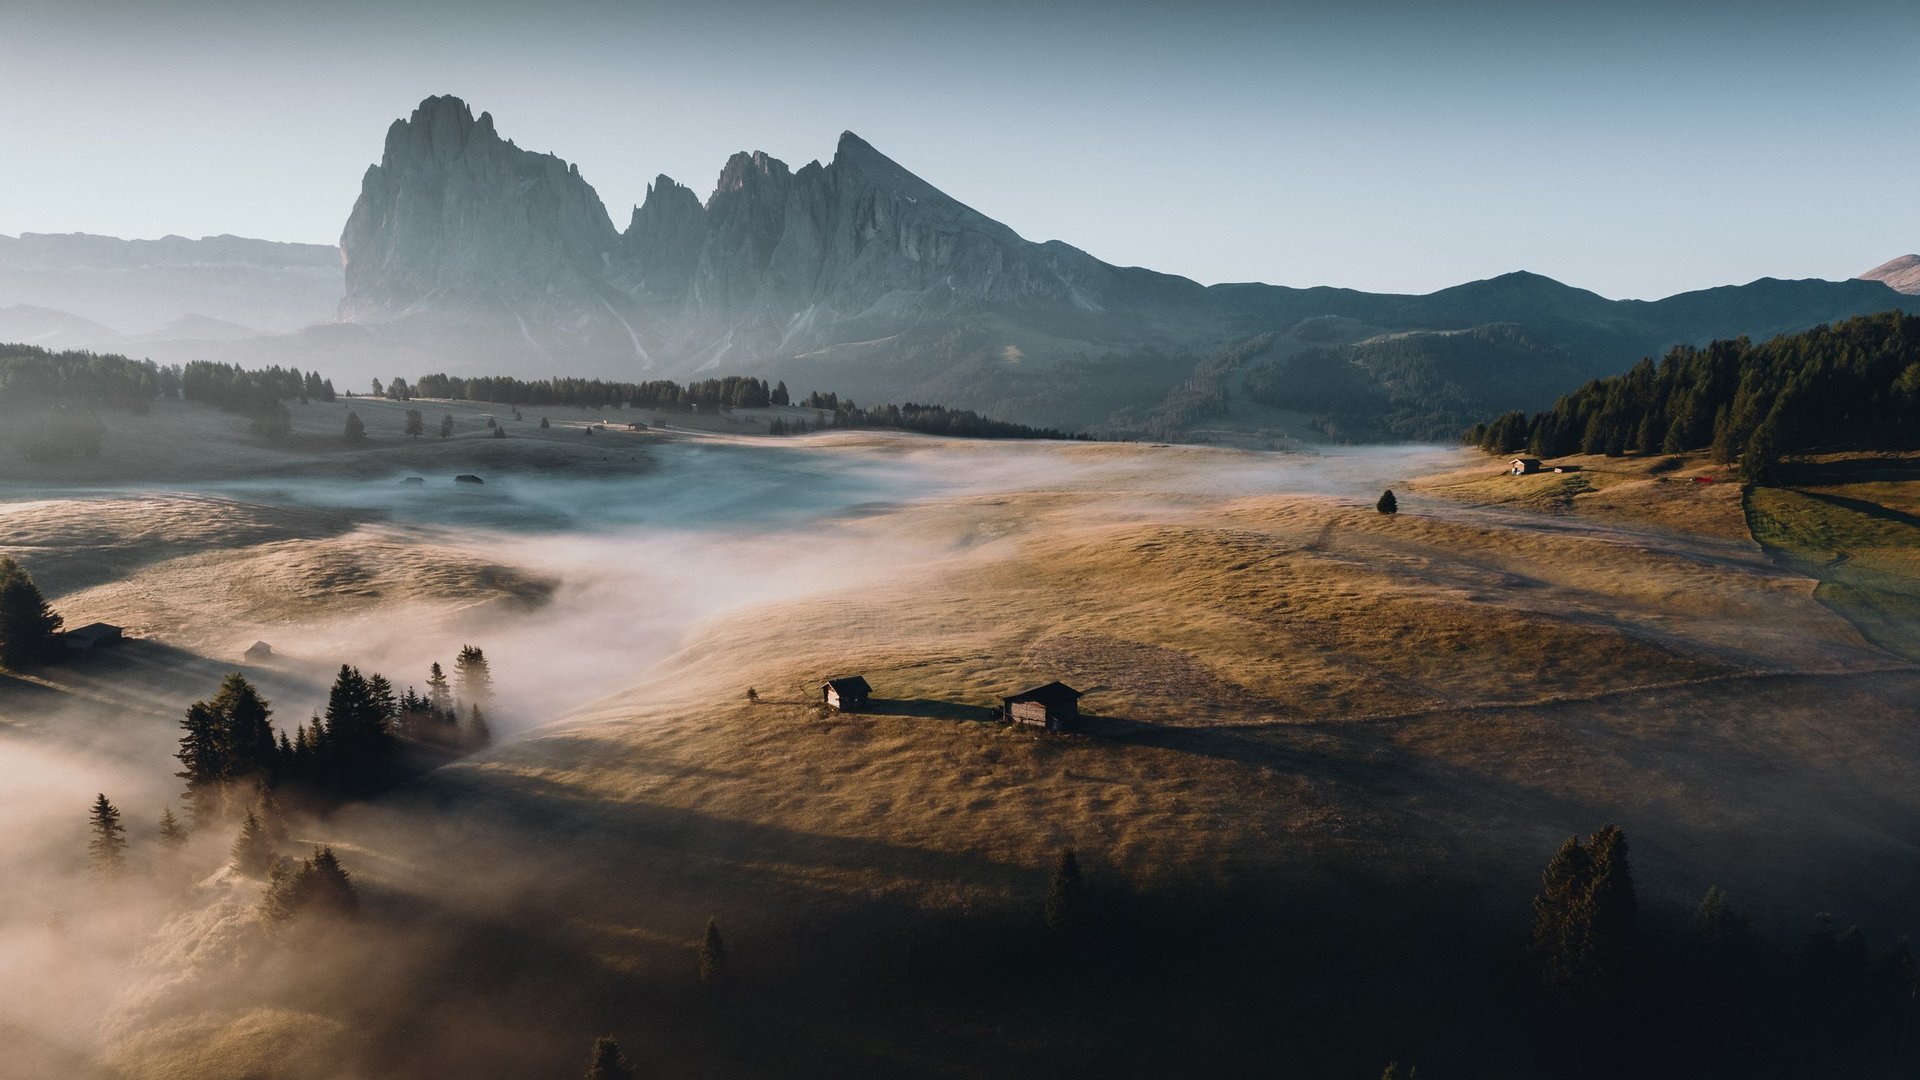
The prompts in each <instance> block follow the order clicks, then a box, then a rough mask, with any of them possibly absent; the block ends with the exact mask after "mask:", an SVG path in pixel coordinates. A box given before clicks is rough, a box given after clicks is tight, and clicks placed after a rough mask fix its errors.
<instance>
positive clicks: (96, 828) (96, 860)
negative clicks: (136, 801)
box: [87, 792, 127, 877]
mask: <svg viewBox="0 0 1920 1080" xmlns="http://www.w3.org/2000/svg"><path fill="white" fill-rule="evenodd" d="M89 816H90V817H91V818H92V819H93V839H91V840H89V841H87V858H88V860H89V861H91V862H92V863H93V868H94V869H95V870H98V871H99V872H100V873H102V874H105V875H107V876H108V877H114V876H116V875H118V874H119V873H120V871H121V870H123V869H125V867H126V865H127V836H126V833H127V827H126V826H125V825H122V824H120V808H119V807H117V806H115V805H113V804H112V803H110V802H108V801H107V796H106V794H105V793H104V792H103V793H102V794H101V795H100V797H99V798H97V799H95V800H93V811H92V813H91V814H90V815H89Z"/></svg>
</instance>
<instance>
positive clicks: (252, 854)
mask: <svg viewBox="0 0 1920 1080" xmlns="http://www.w3.org/2000/svg"><path fill="white" fill-rule="evenodd" d="M278 858H279V853H278V852H276V851H274V850H273V837H272V836H270V835H268V833H267V827H266V826H265V825H263V824H261V822H260V815H258V814H256V813H254V812H253V811H252V810H251V809H249V810H248V811H247V817H246V820H245V821H243V822H241V823H240V835H238V836H236V837H234V838H233V866H234V869H236V870H238V871H240V872H241V873H243V874H248V875H250V876H252V877H264V876H266V873H267V871H268V870H269V869H271V868H272V867H273V864H274V862H275V860H277V859H278Z"/></svg>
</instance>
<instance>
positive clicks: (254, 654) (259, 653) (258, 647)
mask: <svg viewBox="0 0 1920 1080" xmlns="http://www.w3.org/2000/svg"><path fill="white" fill-rule="evenodd" d="M241 659H243V660H245V661H246V662H247V663H249V664H264V663H266V662H267V661H269V660H272V659H273V646H271V645H269V644H267V643H266V642H264V641H256V642H254V643H253V644H251V645H249V646H247V651H246V652H245V653H244V654H242V656H241Z"/></svg>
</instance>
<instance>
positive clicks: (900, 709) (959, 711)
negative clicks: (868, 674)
mask: <svg viewBox="0 0 1920 1080" xmlns="http://www.w3.org/2000/svg"><path fill="white" fill-rule="evenodd" d="M859 711H860V712H865V713H872V714H873V715H875V716H921V717H926V718H928V719H938V720H974V721H978V722H981V723H991V722H993V721H995V720H998V719H1000V710H999V709H995V708H990V707H988V706H986V705H969V704H967V703H965V702H961V701H941V700H938V699H937V698H901V699H897V700H896V699H889V698H872V699H870V700H869V701H868V702H867V707H866V708H864V709H861V710H859Z"/></svg>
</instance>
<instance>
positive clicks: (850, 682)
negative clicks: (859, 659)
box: [820, 675, 873, 712]
mask: <svg viewBox="0 0 1920 1080" xmlns="http://www.w3.org/2000/svg"><path fill="white" fill-rule="evenodd" d="M872 696H873V687H871V686H868V685H867V680H866V677H865V676H862V675H843V676H841V677H840V678H838V679H828V680H827V681H826V682H823V683H821V684H820V700H821V701H824V702H826V704H827V707H828V708H830V709H839V710H840V711H841V712H857V711H858V710H860V709H864V708H866V707H867V700H868V699H869V698H871V697H872Z"/></svg>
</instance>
